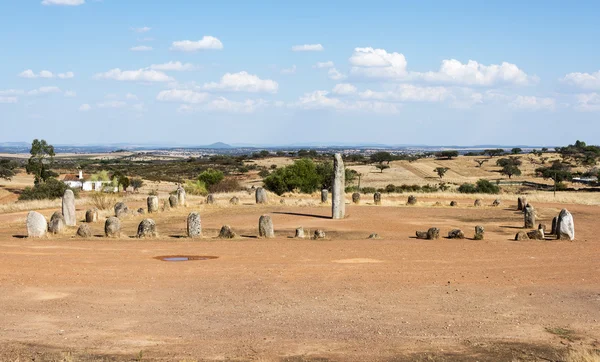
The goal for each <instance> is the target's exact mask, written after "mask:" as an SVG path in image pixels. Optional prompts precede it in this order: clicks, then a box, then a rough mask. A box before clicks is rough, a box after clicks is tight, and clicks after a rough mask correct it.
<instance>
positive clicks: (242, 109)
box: [202, 97, 267, 113]
mask: <svg viewBox="0 0 600 362" xmlns="http://www.w3.org/2000/svg"><path fill="white" fill-rule="evenodd" d="M266 105H267V102H266V101H264V100H262V99H259V100H252V99H247V100H245V101H243V102H237V101H232V100H229V99H227V98H224V97H219V98H217V99H214V100H212V101H210V102H209V103H207V104H206V105H205V106H203V107H202V108H203V109H205V110H207V111H220V112H232V113H252V112H255V111H256V110H258V109H259V108H263V107H264V106H266Z"/></svg>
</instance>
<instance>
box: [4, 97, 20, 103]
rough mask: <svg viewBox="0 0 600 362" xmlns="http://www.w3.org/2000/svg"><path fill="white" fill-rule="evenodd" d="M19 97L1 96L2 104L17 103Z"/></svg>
mask: <svg viewBox="0 0 600 362" xmlns="http://www.w3.org/2000/svg"><path fill="white" fill-rule="evenodd" d="M17 101H18V98H17V97H4V96H0V103H17Z"/></svg>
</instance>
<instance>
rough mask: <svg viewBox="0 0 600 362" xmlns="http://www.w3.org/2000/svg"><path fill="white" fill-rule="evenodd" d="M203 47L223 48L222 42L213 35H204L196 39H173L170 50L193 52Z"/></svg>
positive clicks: (203, 48)
mask: <svg viewBox="0 0 600 362" xmlns="http://www.w3.org/2000/svg"><path fill="white" fill-rule="evenodd" d="M205 49H217V50H221V49H223V43H221V41H220V40H219V39H217V38H215V37H214V36H210V35H206V36H204V37H202V39H200V40H198V41H192V40H179V41H174V42H173V44H172V46H171V50H178V51H182V52H195V51H198V50H205Z"/></svg>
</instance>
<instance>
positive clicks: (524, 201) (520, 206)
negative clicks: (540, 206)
mask: <svg viewBox="0 0 600 362" xmlns="http://www.w3.org/2000/svg"><path fill="white" fill-rule="evenodd" d="M525 206H527V198H526V197H525V196H521V197H519V198H518V199H517V210H524V209H525Z"/></svg>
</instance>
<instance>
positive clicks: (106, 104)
mask: <svg viewBox="0 0 600 362" xmlns="http://www.w3.org/2000/svg"><path fill="white" fill-rule="evenodd" d="M125 106H127V103H126V102H123V101H107V102H101V103H97V104H96V107H98V108H124V107H125Z"/></svg>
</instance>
